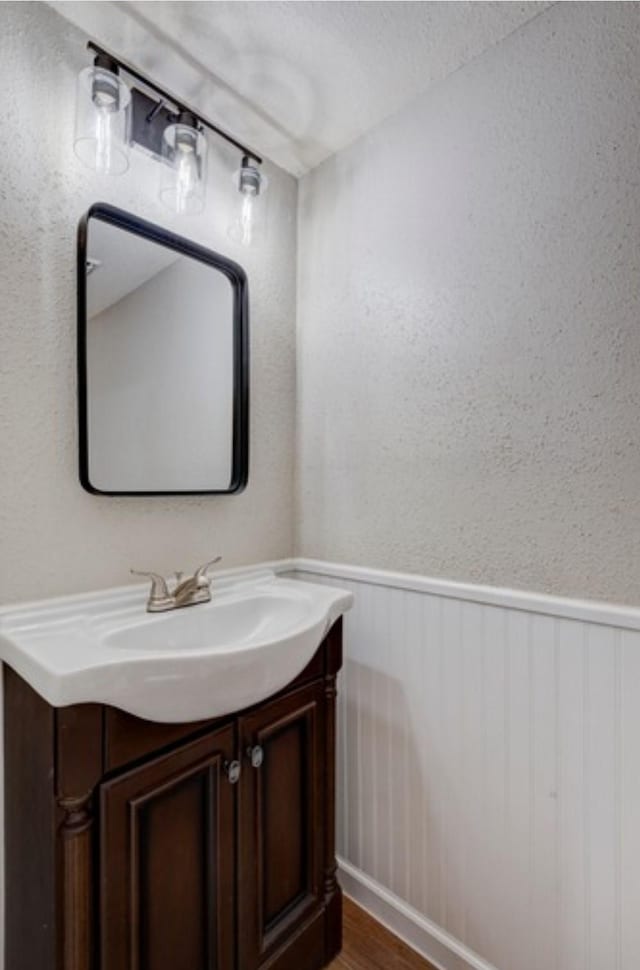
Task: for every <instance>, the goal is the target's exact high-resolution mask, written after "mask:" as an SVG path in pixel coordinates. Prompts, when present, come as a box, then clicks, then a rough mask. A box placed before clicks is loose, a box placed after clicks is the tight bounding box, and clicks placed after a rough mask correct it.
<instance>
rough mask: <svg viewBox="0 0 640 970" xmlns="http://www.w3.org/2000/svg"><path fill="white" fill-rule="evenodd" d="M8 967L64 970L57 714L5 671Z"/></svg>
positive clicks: (33, 692) (24, 684) (6, 945)
mask: <svg viewBox="0 0 640 970" xmlns="http://www.w3.org/2000/svg"><path fill="white" fill-rule="evenodd" d="M4 737H5V742H4V743H5V748H4V751H5V757H4V781H5V906H6V909H5V917H6V932H5V967H6V970H35V968H41V967H42V968H47V970H49V968H54V967H56V968H57V967H58V966H59V963H58V920H57V912H56V910H57V906H56V871H57V864H56V825H57V810H56V804H55V797H54V792H53V789H52V781H53V778H54V776H55V711H54V709H53V708H52V707H50V706H49V705H48V704H47V703H46V702H45V701H43V700H42V698H41V697H40V696H39V695H38V694H36V693H35V691H33V690H32V689H31V688H30V687H29V686H28V684H26V683H25V681H24V680H22V679H21V678H20V677H19V676H18V675H17V674H16V673H14V672H13V670H11V668H10V667H6V666H5V668H4Z"/></svg>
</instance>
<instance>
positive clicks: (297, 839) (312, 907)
mask: <svg viewBox="0 0 640 970" xmlns="http://www.w3.org/2000/svg"><path fill="white" fill-rule="evenodd" d="M323 721H324V687H323V684H322V682H320V683H315V684H312V685H310V686H309V687H304V688H301V689H300V690H296V691H293V692H292V693H291V694H288V695H286V696H285V697H282V698H280V699H279V700H276V701H273V702H272V703H270V704H266V705H264V706H263V707H261V708H260V709H259V710H258V711H256V712H255V713H254V714H251V715H249V716H247V717H245V718H242V719H241V720H240V724H239V731H240V743H241V746H242V748H243V756H244V766H243V776H242V781H241V785H240V821H239V825H240V857H241V880H242V883H241V885H242V887H243V891H242V892H241V894H240V897H239V901H238V905H239V914H238V916H239V951H240V960H239V967H240V968H241V970H255V968H256V967H258V966H260V965H261V964H267V965H268V967H269V970H271V968H274V970H281V968H285V967H286V968H289V967H292V968H293V967H295V970H312V968H315V967H319V966H322V965H323V954H324V943H323V937H322V933H323V929H322V928H323V923H322V918H323V915H324V913H323V908H322V907H323V898H322V893H323V886H322V858H323V856H322V850H323V844H324V843H323V837H324V834H323V821H324V811H323V794H324V771H323V746H322V736H323ZM250 751H253V754H254V765H252V764H251V758H250ZM256 755H257V757H256ZM258 762H261V763H260V764H258ZM314 916H316V917H318V918H317V919H314ZM298 934H301V937H302V936H304V937H305V939H304V940H303V939H302V938H301V939H300V946H299V947H296V948H295V951H296V953H295V955H294V954H293V951H292V950H289V951H288V953H284V954H283V955H282V957H280V956H279V955H278V950H279V947H280V946H281V945H283V944H285V943H290V942H291V940H292V938H293V937H295V936H297V935H298ZM292 960H293V961H294V962H291V961H292Z"/></svg>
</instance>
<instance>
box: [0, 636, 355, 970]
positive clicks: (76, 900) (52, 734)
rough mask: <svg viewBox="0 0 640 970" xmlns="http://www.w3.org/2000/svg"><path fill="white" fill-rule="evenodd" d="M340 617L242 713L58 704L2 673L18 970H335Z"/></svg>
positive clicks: (9, 871) (10, 922)
mask: <svg viewBox="0 0 640 970" xmlns="http://www.w3.org/2000/svg"><path fill="white" fill-rule="evenodd" d="M341 662H342V639H341V623H340V621H338V622H337V623H336V624H335V625H334V627H333V628H332V630H331V631H330V633H329V634H328V636H327V637H326V639H325V640H324V641H323V643H322V644H321V646H320V648H319V650H318V651H317V653H316V654H315V656H314V658H313V659H312V661H311V663H310V664H309V665H308V667H307V668H306V670H305V671H304V672H303V673H302V674H301V675H300V676H299V677H298V678H297V679H296V681H294V683H293V684H291V685H289V687H288V688H286V689H285V690H283V691H281V692H280V693H279V694H277V695H276V696H275V697H273V698H270V699H268V700H267V701H265V702H263V703H261V704H260V705H258V706H256V707H254V708H251V709H249V710H247V711H243V712H240V713H238V714H236V715H234V716H232V717H225V718H223V719H217V720H215V721H211V722H205V723H198V724H184V725H175V724H151V723H150V722H147V721H141V720H138V719H137V718H134V717H132V716H130V715H127V714H124V713H122V712H120V711H117V710H115V709H113V708H106V707H103V706H101V705H97V704H87V705H78V706H75V707H70V708H57V709H56V708H52V707H50V706H49V705H48V704H47V703H46V702H45V701H43V700H42V699H41V698H40V697H39V696H38V695H37V694H35V693H34V692H33V691H32V690H31V688H30V687H28V685H27V684H26V683H25V682H24V681H23V680H21V679H20V678H19V677H18V676H17V675H16V674H15V673H14V672H13V671H12V670H11V669H10V668H5V779H6V785H5V787H6V795H5V808H6V812H5V815H6V881H7V886H6V889H7V891H6V897H7V918H6V923H7V927H6V929H7V932H6V966H7V970H258V968H260V970H320V968H322V967H324V966H326V965H327V964H328V963H329V962H330V961H331V960H332V959H333V957H334V956H335V955H336V954H337V952H338V951H339V949H340V945H341V893H340V889H339V886H338V884H337V881H336V864H335V847H334V801H335V784H334V771H335V696H336V687H335V684H336V675H337V672H338V670H339V668H340V666H341Z"/></svg>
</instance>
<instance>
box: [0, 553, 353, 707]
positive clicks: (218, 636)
mask: <svg viewBox="0 0 640 970" xmlns="http://www.w3.org/2000/svg"><path fill="white" fill-rule="evenodd" d="M147 591H148V590H147V587H146V586H145V587H139V586H138V587H126V588H124V589H118V590H109V591H106V592H101V593H89V594H82V595H80V596H69V597H61V598H59V599H54V600H47V601H42V602H39V603H32V604H25V605H21V606H18V607H9V608H5V609H2V610H0V660H3V661H4V662H5V663H8V664H9V665H10V666H11V667H13V669H14V670H15V671H16V672H17V673H18V674H20V676H21V677H22V678H23V679H24V680H26V681H27V683H28V684H30V685H31V687H33V689H34V690H36V691H37V692H38V693H39V694H41V696H42V697H44V698H45V700H47V701H48V702H49V703H50V704H52V705H53V706H54V707H63V706H66V705H68V704H81V703H91V702H96V703H101V704H110V705H113V706H114V707H118V708H120V709H121V710H124V711H128V712H129V713H131V714H134V715H136V716H137V717H142V718H147V719H148V720H152V721H164V722H181V721H198V720H203V719H205V718H211V717H218V716H222V715H224V714H229V713H232V712H234V711H239V710H242V708H244V707H249V706H250V705H252V704H257V703H258V702H259V701H262V700H264V699H265V698H266V697H269V696H270V695H271V694H274V693H275V692H276V691H278V690H280V689H281V688H283V687H285V686H286V685H287V684H288V683H289V682H290V681H292V680H293V679H294V678H295V677H296V676H297V675H298V674H299V673H301V671H302V670H304V668H305V666H306V665H307V663H308V662H309V660H310V659H311V657H312V656H313V654H314V653H315V651H316V649H317V648H318V646H319V645H320V643H321V641H322V639H323V637H324V636H325V634H326V632H327V631H328V629H329V627H330V626H331V625H332V623H333V622H334V621H335V620H336V619H337V618H338V616H340V615H341V614H342V613H344V612H345V611H346V610H348V609H349V608H350V607H351V605H352V602H353V595H352V594H351V593H349V592H345V591H344V590H340V589H334V588H332V587H330V586H324V585H317V584H313V583H307V582H302V581H300V580H294V579H281V578H279V577H276V575H275V574H274V573H273V572H271V571H269V570H259V571H256V572H255V573H251V574H247V573H244V574H243V575H241V576H239V577H233V576H231V577H227V578H217V579H215V580H214V583H213V596H212V600H211V602H210V603H204V604H199V605H197V606H191V607H186V608H184V609H180V610H174V611H171V612H168V613H156V614H150V613H146V612H145V602H146V596H147Z"/></svg>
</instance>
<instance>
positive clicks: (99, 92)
mask: <svg viewBox="0 0 640 970" xmlns="http://www.w3.org/2000/svg"><path fill="white" fill-rule="evenodd" d="M130 103H131V93H130V91H129V88H128V87H127V85H126V84H124V83H123V81H121V80H120V78H119V77H118V75H117V74H114V73H113V72H112V71H109V70H107V69H106V68H104V67H97V66H94V67H86V68H85V69H84V70H83V71H81V72H80V74H79V75H78V84H77V88H76V127H75V137H74V142H73V148H74V151H75V153H76V155H77V156H78V158H79V159H80V161H81V162H84V164H85V165H87V166H88V167H89V168H92V169H94V171H96V172H98V173H99V174H100V175H122V173H123V172H126V171H127V169H128V168H129V105H130Z"/></svg>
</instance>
